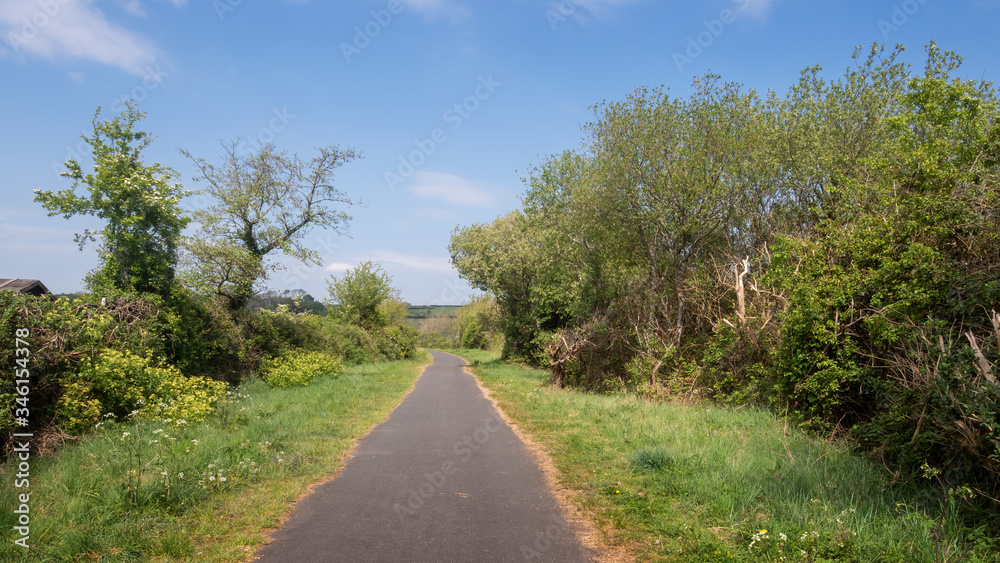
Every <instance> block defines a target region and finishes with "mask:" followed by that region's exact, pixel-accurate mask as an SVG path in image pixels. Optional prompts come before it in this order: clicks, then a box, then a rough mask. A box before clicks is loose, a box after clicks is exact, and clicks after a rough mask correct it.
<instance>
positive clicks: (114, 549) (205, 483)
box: [0, 357, 428, 563]
mask: <svg viewBox="0 0 1000 563" xmlns="http://www.w3.org/2000/svg"><path fill="white" fill-rule="evenodd" d="M427 361H428V360H427V358H426V357H421V358H420V359H419V360H410V361H407V362H393V363H384V364H381V365H380V366H373V365H367V366H355V367H351V368H347V369H345V370H344V372H343V374H342V375H341V376H340V377H337V378H321V379H318V380H316V381H315V382H314V383H313V384H312V385H309V386H308V387H296V388H289V389H282V390H272V389H270V388H269V387H268V386H267V385H266V384H264V383H263V382H261V381H260V380H257V379H254V380H251V381H247V382H245V383H244V384H242V385H241V386H240V387H238V388H234V389H231V390H230V391H229V392H228V393H227V395H226V396H225V397H224V398H223V399H221V400H220V401H219V404H218V407H217V410H216V413H215V414H213V415H212V416H209V417H208V418H207V419H205V420H204V421H203V422H200V423H199V422H193V421H191V420H188V421H186V422H185V423H182V422H180V421H178V420H177V419H174V420H172V421H170V422H164V419H161V418H156V419H150V420H137V419H133V420H131V421H128V422H113V421H106V422H104V423H102V424H101V426H100V428H98V429H96V430H94V431H92V432H89V433H88V434H86V435H83V436H80V437H79V439H77V440H72V441H67V442H66V444H65V446H64V447H63V448H61V449H60V451H59V452H58V454H57V455H55V454H48V455H43V454H40V453H38V452H34V451H33V452H32V456H31V491H30V492H31V508H32V511H31V538H30V545H31V549H28V550H25V549H24V548H22V547H21V546H19V545H17V544H15V543H14V540H15V539H16V538H18V537H20V536H19V534H18V533H17V531H15V530H14V526H17V525H18V515H17V514H15V513H14V512H13V510H4V511H0V561H6V562H11V563H13V562H24V563H29V562H31V563H34V562H41V561H86V560H89V559H93V558H94V557H95V556H97V557H102V558H104V559H105V560H108V559H110V560H115V561H121V560H130V561H159V560H164V561H165V560H197V561H239V560H244V559H246V558H247V557H248V549H249V550H251V551H252V550H254V549H258V548H259V547H261V546H263V545H264V544H266V543H267V542H268V534H269V532H270V531H272V530H271V528H273V524H272V523H273V522H275V521H277V520H280V519H281V518H282V517H283V516H284V515H286V514H287V513H288V511H289V504H288V499H291V498H296V497H299V496H300V495H302V494H304V493H305V492H306V491H307V490H308V488H309V486H310V485H312V484H314V483H315V482H316V481H317V479H321V478H323V477H324V476H326V475H329V474H330V472H331V471H337V470H338V469H339V467H340V465H342V464H343V462H344V460H345V459H346V456H345V453H346V452H348V451H349V449H350V447H351V445H352V444H353V443H354V441H355V440H354V437H355V436H359V435H361V434H364V433H365V432H366V431H368V430H369V429H370V428H371V427H372V426H373V425H374V424H377V423H378V422H379V421H381V420H383V419H384V418H385V416H386V415H387V413H388V412H389V411H391V410H392V408H393V407H394V406H395V405H397V404H398V403H399V401H400V398H401V397H402V396H403V395H405V394H406V392H407V391H409V390H410V389H411V388H412V387H413V382H414V380H415V379H416V378H417V376H418V375H419V374H420V368H421V366H423V365H426V364H427ZM38 436H39V434H38V433H36V437H38ZM39 441H40V440H39ZM17 464H18V460H17V456H13V457H11V458H10V459H9V460H8V461H7V462H6V463H5V464H3V466H2V467H0V473H2V474H4V475H5V476H12V475H14V474H15V473H17V471H18V469H17ZM10 482H11V483H12V482H13V481H10ZM24 491H25V489H18V488H16V487H14V486H12V485H11V486H4V487H0V505H3V506H14V507H17V506H18V503H17V496H18V494H19V493H23V492H24ZM248 499H251V500H252V501H251V502H248ZM36 507H37V508H40V509H39V510H36Z"/></svg>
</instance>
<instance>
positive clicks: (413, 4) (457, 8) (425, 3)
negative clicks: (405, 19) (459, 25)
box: [402, 0, 471, 22]
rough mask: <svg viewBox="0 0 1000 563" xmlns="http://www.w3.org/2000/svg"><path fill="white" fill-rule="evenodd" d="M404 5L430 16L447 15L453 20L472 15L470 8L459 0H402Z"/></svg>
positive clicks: (456, 20)
mask: <svg viewBox="0 0 1000 563" xmlns="http://www.w3.org/2000/svg"><path fill="white" fill-rule="evenodd" d="M402 2H403V6H405V7H406V8H408V9H410V10H412V11H414V12H420V13H422V14H424V15H426V16H428V17H430V18H438V17H447V18H448V19H450V20H451V21H452V22H458V21H461V20H464V19H465V18H467V17H468V16H469V15H470V13H471V12H470V10H469V9H468V8H466V7H465V6H462V5H461V4H460V3H459V2H458V1H457V0H402Z"/></svg>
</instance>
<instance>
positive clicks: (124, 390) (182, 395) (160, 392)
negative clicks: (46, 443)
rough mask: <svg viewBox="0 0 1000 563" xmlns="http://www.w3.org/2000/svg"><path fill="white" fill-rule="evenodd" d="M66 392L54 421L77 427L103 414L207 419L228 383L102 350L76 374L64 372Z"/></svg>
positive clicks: (76, 429)
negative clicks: (95, 358)
mask: <svg viewBox="0 0 1000 563" xmlns="http://www.w3.org/2000/svg"><path fill="white" fill-rule="evenodd" d="M62 384H63V385H64V386H65V387H66V392H65V393H63V395H62V396H61V397H60V398H59V401H58V403H57V406H56V422H57V423H59V424H62V425H64V426H65V427H66V430H68V431H70V432H73V433H77V432H81V431H83V430H85V429H88V428H91V427H93V425H94V424H95V423H97V422H98V421H99V420H100V419H102V418H113V419H116V420H126V419H129V418H133V417H136V418H170V419H182V420H187V421H189V422H195V421H200V420H204V418H205V417H206V416H208V415H209V414H211V413H212V411H213V410H214V408H215V404H216V402H218V400H219V398H220V397H222V396H223V395H224V394H225V392H226V384H225V383H223V382H220V381H213V380H210V379H207V378H204V377H186V376H184V374H182V373H181V372H180V370H178V369H177V368H175V367H173V366H165V367H162V366H155V365H153V361H152V359H151V358H150V357H148V356H146V357H143V356H137V355H135V354H133V353H131V352H127V351H126V352H120V351H116V350H105V351H103V352H102V353H101V354H100V355H99V357H98V358H97V360H96V361H93V362H86V363H85V364H84V365H83V366H82V368H81V370H80V372H79V373H78V374H76V375H75V376H69V377H65V378H63V380H62Z"/></svg>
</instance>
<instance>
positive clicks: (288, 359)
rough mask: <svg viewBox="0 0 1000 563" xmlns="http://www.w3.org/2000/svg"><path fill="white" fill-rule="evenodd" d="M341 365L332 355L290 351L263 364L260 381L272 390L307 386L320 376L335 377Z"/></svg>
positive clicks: (338, 373) (338, 359)
mask: <svg viewBox="0 0 1000 563" xmlns="http://www.w3.org/2000/svg"><path fill="white" fill-rule="evenodd" d="M342 367H343V363H342V362H341V361H340V358H338V357H336V356H334V355H333V354H327V353H323V352H310V351H308V350H292V351H290V352H287V353H286V354H284V355H282V356H279V357H277V358H274V359H271V360H268V361H266V362H264V366H263V374H262V375H261V379H263V380H264V381H265V382H267V384H268V385H270V386H271V387H272V388H274V389H284V388H286V387H298V386H303V385H309V384H310V383H312V381H313V380H314V379H316V378H317V377H319V376H321V375H325V376H327V377H337V376H338V375H340V371H341V368H342Z"/></svg>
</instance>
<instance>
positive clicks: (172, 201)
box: [35, 101, 188, 295]
mask: <svg viewBox="0 0 1000 563" xmlns="http://www.w3.org/2000/svg"><path fill="white" fill-rule="evenodd" d="M99 117H100V108H98V110H97V113H96V114H95V115H94V120H93V125H94V133H93V135H92V136H90V137H87V136H83V140H84V142H85V143H87V144H88V145H90V147H91V149H92V151H93V160H94V173H93V174H86V175H84V173H83V169H82V167H81V166H80V164H79V163H78V162H76V161H75V160H73V159H70V160H68V161H66V172H64V173H62V174H61V176H64V177H66V178H69V179H71V180H73V186H72V188H70V189H66V190H59V191H57V192H52V191H41V190H35V201H37V202H39V203H41V204H42V206H43V207H45V209H46V210H47V211H48V212H49V215H50V216H51V215H57V214H60V215H63V216H64V217H66V218H67V219H68V218H70V217H72V216H73V215H95V216H97V217H99V218H101V219H104V220H105V221H107V225H106V226H105V227H104V229H103V230H101V231H100V233H98V232H96V231H91V230H89V229H88V230H85V231H84V232H83V233H81V234H77V235H76V241H77V243H79V245H80V248H81V249H82V248H83V246H84V244H85V243H86V242H87V241H95V240H96V237H97V235H98V234H100V236H101V246H100V259H101V266H100V267H99V268H98V269H97V270H96V271H95V272H93V273H92V274H91V275H90V277H89V285H90V287H91V289H92V290H94V291H98V290H102V291H103V290H107V289H111V288H114V289H118V290H127V291H137V292H141V293H147V292H148V293H155V294H159V295H166V294H167V293H168V292H169V290H170V286H171V285H172V284H173V280H174V266H175V264H176V262H177V253H178V245H179V243H180V238H181V230H182V229H183V228H184V226H185V225H187V223H188V219H187V218H186V217H184V216H183V214H182V212H181V208H180V198H181V197H182V196H183V195H185V193H184V192H183V190H182V189H181V187H180V186H179V185H178V184H173V183H171V181H172V180H173V179H174V178H175V177H176V176H177V174H176V173H175V172H174V171H173V170H171V169H170V168H167V167H165V166H163V165H161V164H153V165H151V166H147V165H145V164H143V162H142V160H141V153H142V151H143V150H144V149H145V148H146V147H148V146H149V144H150V143H151V142H152V141H153V138H152V137H150V136H149V134H148V133H145V132H142V131H136V130H135V126H136V124H137V123H138V122H139V120H141V119H142V118H143V117H144V114H142V113H140V112H139V111H138V110H137V109H136V107H135V104H134V103H133V102H131V101H130V102H127V103H126V107H125V110H124V111H123V112H122V114H121V115H119V116H116V117H114V118H113V119H111V120H110V121H103V122H99V121H98V118H99ZM81 185H82V186H84V187H86V189H87V191H88V192H89V194H86V195H80V194H77V193H76V189H77V188H78V187H80V186H81Z"/></svg>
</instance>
